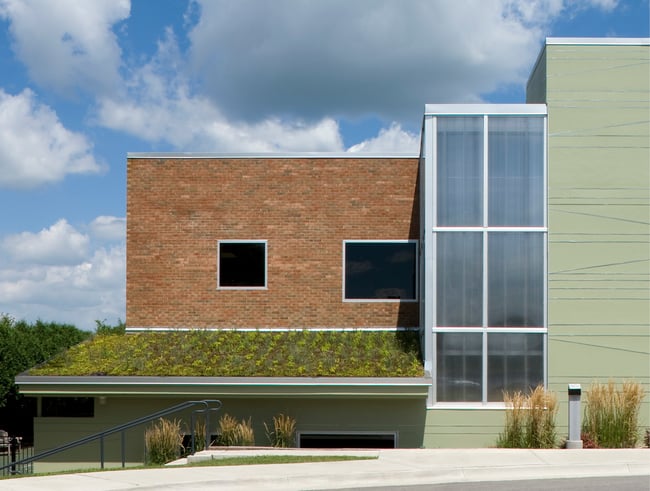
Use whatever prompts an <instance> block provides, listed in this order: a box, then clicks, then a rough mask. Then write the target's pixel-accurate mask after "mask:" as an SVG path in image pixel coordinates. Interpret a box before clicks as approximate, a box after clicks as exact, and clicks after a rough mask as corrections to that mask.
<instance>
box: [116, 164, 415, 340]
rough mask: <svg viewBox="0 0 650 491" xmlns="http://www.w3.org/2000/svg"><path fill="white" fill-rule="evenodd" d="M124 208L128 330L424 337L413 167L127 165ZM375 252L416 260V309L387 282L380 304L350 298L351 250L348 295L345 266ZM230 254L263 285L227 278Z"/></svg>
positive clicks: (235, 272) (236, 273)
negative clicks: (382, 249)
mask: <svg viewBox="0 0 650 491" xmlns="http://www.w3.org/2000/svg"><path fill="white" fill-rule="evenodd" d="M127 200H128V214H127V250H128V256H127V317H126V322H127V326H128V327H129V328H151V327H163V328H312V327H319V328H330V327H332V328H349V327H354V328H360V327H393V328H394V327H417V326H418V303H417V285H416V277H417V267H416V266H415V265H416V256H415V254H417V245H416V241H417V238H418V234H419V222H418V210H419V197H418V159H417V157H415V156H411V157H408V156H396V157H359V156H349V155H345V156H333V157H323V156H318V157H311V156H298V157H294V156H292V157H290V158H287V157H276V156H259V157H250V156H244V157H221V156H190V157H188V156H178V157H174V156H159V155H158V156H156V155H154V156H147V155H142V156H140V155H138V154H131V155H130V156H129V159H128V196H127ZM367 241H371V242H367ZM374 241H382V242H383V241H386V244H385V246H386V247H388V248H389V250H388V251H387V252H388V253H390V254H402V255H403V254H404V252H405V251H406V252H407V253H410V254H411V255H412V258H410V259H411V261H412V264H413V267H412V272H408V273H407V274H409V275H411V276H412V286H413V288H412V291H411V292H410V293H409V294H407V296H408V297H409V298H406V299H403V300H398V299H396V298H395V297H398V296H400V295H399V294H395V295H392V294H391V291H390V288H391V287H394V285H391V284H390V282H391V277H393V278H394V274H391V273H390V272H389V271H386V275H387V276H388V277H387V278H386V281H388V283H389V284H386V285H384V291H383V293H382V292H378V293H377V292H371V293H370V295H371V296H373V297H378V298H368V299H359V298H355V297H359V296H362V297H363V296H367V295H364V294H363V292H362V293H360V294H359V295H355V294H354V293H352V292H349V293H346V291H345V286H344V276H345V271H346V269H345V266H344V257H345V255H346V254H345V253H346V249H347V250H348V263H349V265H348V269H347V272H348V278H347V282H348V290H350V289H351V288H352V285H351V284H350V281H352V276H353V275H354V274H356V273H359V274H362V273H363V272H362V271H359V268H361V269H363V267H364V266H363V265H362V264H361V262H359V261H353V260H351V259H350V255H351V254H357V256H358V254H361V255H362V256H363V255H364V254H365V252H364V250H363V249H367V248H369V249H371V250H372V252H371V253H370V254H375V252H374V251H375V249H377V247H379V246H381V244H377V243H374ZM394 241H397V242H394ZM408 241H411V242H408ZM391 244H393V247H391ZM355 246H357V248H356V249H355ZM348 248H349V249H348ZM359 248H361V250H358V249H359ZM395 248H397V249H395ZM404 248H405V250H402V249H404ZM353 249H354V250H353ZM256 250H257V252H255V251H256ZM233 252H234V253H235V254H238V253H241V254H253V255H255V254H258V256H259V258H258V259H259V262H258V267H259V271H258V272H257V273H259V274H257V273H256V272H255V271H252V272H248V273H244V272H243V271H242V270H241V268H242V264H243V263H240V264H239V265H238V264H237V262H236V260H235V259H233V261H234V262H233V264H232V266H231V271H230V273H228V271H227V270H228V267H229V266H228V257H227V256H229V255H230V256H232V255H233ZM249 259H250V257H249ZM357 259H359V257H357ZM365 259H366V260H367V258H365ZM247 262H248V263H250V262H251V261H247ZM253 262H255V261H253ZM220 265H221V266H222V270H221V271H220V267H219V266H220ZM355 265H356V266H355ZM366 267H367V265H366ZM353 270H354V271H353ZM250 274H252V275H253V276H255V275H256V274H257V276H258V277H257V279H255V278H252V279H250V278H249V280H250V281H248V284H247V279H246V278H244V277H243V276H246V275H250ZM226 275H230V276H229V277H228V278H225V277H224V276H226ZM256 281H257V282H256ZM373 281H375V282H376V280H373ZM396 281H398V282H399V281H401V280H399V279H397V280H396ZM409 282H411V281H409ZM375 286H376V285H375ZM379 286H381V285H379ZM386 288H388V290H387V289H386ZM392 293H395V292H392ZM346 297H347V298H346ZM381 297H384V298H381ZM366 300H367V301H366Z"/></svg>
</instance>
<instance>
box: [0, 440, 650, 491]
mask: <svg viewBox="0 0 650 491" xmlns="http://www.w3.org/2000/svg"><path fill="white" fill-rule="evenodd" d="M268 453H273V454H283V455H284V454H286V455H359V456H366V457H376V458H373V459H371V460H351V461H340V462H323V463H302V464H270V465H247V466H221V467H219V466H207V467H204V466H201V467H180V466H168V467H166V468H163V469H160V468H157V469H136V470H118V471H104V472H85V473H79V474H61V475H52V476H37V477H23V478H15V479H7V480H0V490H14V491H36V490H38V491H43V490H47V491H59V490H60V491H89V490H90V491H113V490H115V491H117V490H120V491H121V490H138V491H144V490H208V489H220V490H232V491H240V490H286V491H291V490H317V489H320V490H324V489H361V488H364V487H374V488H380V487H395V488H398V487H409V486H416V487H417V486H425V485H427V484H440V483H463V482H466V483H469V482H484V481H514V480H521V481H522V482H523V481H526V480H540V479H549V480H550V479H566V478H585V477H604V476H646V477H647V478H648V479H647V482H648V488H647V489H650V449H647V448H646V449H642V448H639V449H616V450H604V449H598V450H595V449H581V450H565V449H562V450H559V449H552V450H520V449H488V448H482V449H390V450H359V451H350V450H309V449H287V450H279V449H265V450H255V449H249V450H217V451H206V452H199V453H197V454H196V456H195V457H194V458H193V459H194V460H203V459H212V458H223V457H232V456H235V455H251V454H254V455H259V454H268ZM181 463H182V462H181Z"/></svg>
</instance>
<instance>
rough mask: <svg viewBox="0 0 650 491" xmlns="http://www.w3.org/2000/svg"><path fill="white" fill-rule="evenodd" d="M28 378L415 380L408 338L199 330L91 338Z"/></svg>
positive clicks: (419, 372) (414, 347) (416, 359)
mask: <svg viewBox="0 0 650 491" xmlns="http://www.w3.org/2000/svg"><path fill="white" fill-rule="evenodd" d="M28 375H51V376H92V375H97V376H102V375H105V376H160V377H172V376H191V377H421V376H423V375H424V369H423V366H422V360H421V357H420V345H419V333H418V332H414V331H397V332H395V331H369V330H358V331H326V330H320V331H309V330H297V331H280V332H277V331H271V332H269V331H264V332H263V331H201V330H178V331H169V332H154V331H151V332H139V333H127V334H104V335H96V336H94V337H93V338H92V339H90V340H88V341H85V342H83V343H81V344H78V345H76V346H73V347H72V348H70V349H69V350H67V351H66V352H64V353H62V354H60V355H58V356H56V357H55V358H53V359H51V360H49V361H48V362H46V363H44V364H42V365H40V366H38V367H35V368H32V369H31V370H29V372H28Z"/></svg>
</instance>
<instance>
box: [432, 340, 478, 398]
mask: <svg viewBox="0 0 650 491" xmlns="http://www.w3.org/2000/svg"><path fill="white" fill-rule="evenodd" d="M436 342H437V349H436V351H437V357H436V358H437V377H436V379H437V384H436V392H437V400H438V401H441V402H458V401H470V402H479V401H481V398H482V373H483V367H482V361H481V360H482V351H483V349H482V346H483V341H482V334H480V333H448V332H441V333H438V334H437V341H436Z"/></svg>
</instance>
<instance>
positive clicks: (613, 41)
mask: <svg viewBox="0 0 650 491" xmlns="http://www.w3.org/2000/svg"><path fill="white" fill-rule="evenodd" d="M546 44H547V45H549V44H551V45H554V44H574V45H587V46H588V45H593V46H598V45H601V46H648V45H650V38H616V37H611V38H608V37H600V38H579V37H576V38H560V37H558V38H554V37H550V38H546Z"/></svg>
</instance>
